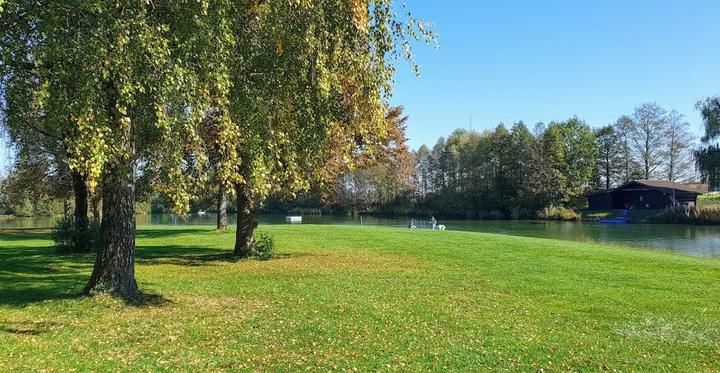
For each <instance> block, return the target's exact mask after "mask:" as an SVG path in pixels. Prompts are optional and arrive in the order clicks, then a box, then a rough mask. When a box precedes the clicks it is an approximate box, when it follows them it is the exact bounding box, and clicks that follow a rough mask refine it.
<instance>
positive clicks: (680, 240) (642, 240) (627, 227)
mask: <svg viewBox="0 0 720 373" xmlns="http://www.w3.org/2000/svg"><path fill="white" fill-rule="evenodd" d="M258 221H259V223H260V224H261V225H262V224H285V216H284V215H263V216H260V217H259V218H258ZM409 221H410V219H409V218H377V217H363V218H362V222H361V219H360V218H359V217H343V216H308V215H306V216H303V223H304V224H347V225H359V224H361V223H362V224H363V225H379V226H388V227H397V228H403V229H407V225H408V222H409ZM55 222H56V219H53V218H15V219H10V220H0V228H2V227H26V228H27V227H52V226H54V224H55ZM415 222H416V224H417V225H418V228H420V229H428V228H429V222H428V221H427V220H425V221H423V220H419V219H415ZM137 223H138V225H213V224H215V216H214V215H213V214H207V215H204V216H198V215H192V216H190V217H189V218H187V219H182V218H181V217H178V216H175V215H167V214H163V215H140V216H138V217H137ZM439 223H440V224H445V225H446V226H447V229H448V230H461V231H473V232H488V233H501V234H509V235H517V236H528V237H542V238H555V239H562V240H571V241H597V242H606V243H614V244H623V245H629V246H636V247H646V248H652V249H657V250H664V251H676V252H682V253H685V254H690V255H700V256H712V257H720V227H713V226H689V225H660V224H599V223H571V222H546V221H508V220H442V221H440V222H439ZM230 224H231V225H234V224H235V216H233V215H230Z"/></svg>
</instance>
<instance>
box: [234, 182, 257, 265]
mask: <svg viewBox="0 0 720 373" xmlns="http://www.w3.org/2000/svg"><path fill="white" fill-rule="evenodd" d="M246 180H247V179H246ZM235 194H236V195H237V231H236V232H235V255H236V256H238V257H240V258H245V257H248V256H250V251H251V250H252V247H253V244H254V241H253V231H254V230H255V227H257V223H255V219H254V218H253V213H252V206H251V199H250V186H249V185H248V184H247V182H246V183H243V184H237V185H235Z"/></svg>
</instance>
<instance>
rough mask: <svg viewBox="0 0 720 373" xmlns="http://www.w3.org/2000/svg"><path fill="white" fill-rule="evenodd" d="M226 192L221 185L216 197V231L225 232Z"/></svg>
mask: <svg viewBox="0 0 720 373" xmlns="http://www.w3.org/2000/svg"><path fill="white" fill-rule="evenodd" d="M227 226H228V216H227V190H226V189H225V186H223V185H221V186H220V190H219V191H218V196H217V229H219V230H223V231H224V230H227Z"/></svg>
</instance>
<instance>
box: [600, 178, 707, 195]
mask: <svg viewBox="0 0 720 373" xmlns="http://www.w3.org/2000/svg"><path fill="white" fill-rule="evenodd" d="M632 184H640V185H644V186H646V187H649V188H654V189H659V190H662V191H664V192H668V193H672V191H673V189H674V190H675V191H676V192H678V191H680V192H686V193H697V194H704V193H707V192H708V185H707V184H680V183H676V182H674V181H669V180H633V181H630V182H627V183H625V184H623V185H621V186H619V187H617V188H613V189H609V190H601V191H598V192H594V193H590V194H589V195H594V194H601V193H611V192H614V191H616V190H618V189H623V188H626V187H628V186H630V185H632Z"/></svg>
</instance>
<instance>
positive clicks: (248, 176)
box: [0, 0, 432, 296]
mask: <svg viewBox="0 0 720 373" xmlns="http://www.w3.org/2000/svg"><path fill="white" fill-rule="evenodd" d="M2 6H3V8H4V10H3V13H2V15H0V25H1V26H2V28H1V29H2V34H1V35H0V40H1V41H2V43H0V48H1V49H0V61H2V62H1V65H0V74H1V76H2V79H3V81H4V82H12V83H13V84H14V83H16V82H21V83H22V82H25V83H27V84H30V85H31V86H32V89H30V90H28V91H29V92H30V93H31V94H29V95H28V97H10V96H9V97H8V98H9V99H10V100H9V101H8V106H9V107H15V106H28V105H33V106H34V108H35V110H36V112H38V113H41V115H42V117H43V121H45V122H46V123H52V125H53V126H57V127H58V128H57V132H58V133H61V134H62V135H63V138H64V141H65V142H66V145H67V153H68V165H69V167H70V169H71V170H73V171H76V172H79V173H81V174H82V175H83V177H85V178H86V179H87V182H88V185H89V186H90V188H91V189H94V188H95V187H97V185H98V184H102V189H103V220H102V231H103V239H102V247H101V250H100V252H99V254H98V256H97V260H96V263H95V267H94V271H93V274H92V277H91V280H90V282H89V283H88V285H87V288H86V290H87V291H88V292H93V291H105V292H109V293H112V294H117V295H121V296H132V295H135V294H136V293H137V284H136V282H135V277H134V249H135V242H134V232H135V223H134V198H135V179H136V176H137V173H138V172H140V173H147V174H150V175H154V178H153V182H152V184H153V185H155V186H156V188H157V189H158V190H159V191H161V192H163V193H165V194H166V195H167V196H168V197H169V198H170V200H171V201H172V202H173V203H174V205H175V206H176V208H177V210H178V211H180V212H182V211H186V210H187V206H188V203H189V201H190V198H191V197H192V192H193V190H195V188H194V185H197V184H198V183H202V182H204V181H205V179H206V178H207V176H206V175H207V169H208V155H207V153H206V151H205V150H206V149H207V147H206V146H204V145H205V143H204V141H203V136H201V135H202V132H201V131H202V128H203V126H201V124H202V121H203V119H204V118H205V116H206V114H207V112H208V110H210V109H212V110H214V111H215V112H216V113H217V123H218V124H217V127H218V128H216V129H215V130H216V131H217V132H218V135H217V149H216V150H217V151H218V152H219V154H221V156H220V157H218V159H219V160H220V161H219V162H218V163H216V171H217V172H216V173H217V175H218V177H217V178H218V180H219V182H220V183H223V184H224V185H225V186H226V187H228V188H232V189H233V190H234V192H235V194H236V197H237V200H238V209H239V211H240V218H239V219H238V225H239V229H238V240H237V241H238V242H237V243H236V253H238V254H239V255H247V253H248V251H249V249H250V247H251V245H252V228H253V227H254V223H253V222H252V214H251V213H252V207H253V204H254V203H256V202H257V201H259V200H261V199H262V198H263V197H264V196H266V195H267V194H268V193H269V192H270V191H271V190H273V188H279V189H282V190H284V191H288V192H292V191H295V190H298V189H302V188H305V187H307V185H308V174H309V173H311V172H313V171H314V170H315V169H316V168H317V167H318V166H319V165H322V164H323V163H324V159H325V157H327V156H328V154H329V153H330V152H331V146H330V145H336V144H338V143H342V144H344V145H343V148H344V149H347V150H348V152H349V151H350V150H351V149H352V147H353V144H354V143H355V142H356V139H357V138H358V137H363V136H364V135H366V134H368V133H373V132H375V133H380V134H383V133H386V131H385V121H384V110H385V105H384V104H383V101H384V98H386V97H387V95H388V94H389V93H390V83H391V79H392V75H393V72H394V68H393V62H394V61H393V59H394V58H397V57H398V56H401V55H402V53H403V52H404V51H408V47H409V45H410V44H409V40H408V38H412V37H415V36H421V37H429V38H432V34H431V33H430V32H429V31H428V30H427V29H426V28H425V27H424V25H423V23H422V22H421V21H419V20H414V19H408V20H405V21H401V20H399V19H398V18H396V16H395V13H394V12H393V3H392V2H391V1H390V0H375V1H362V0H330V1H323V2H309V1H307V2H306V1H300V2H299V1H295V0H277V1H263V0H251V1H229V0H228V1H213V2H210V1H194V0H193V1H190V0H187V1H182V0H181V1H160V2H141V3H138V2H133V1H116V2H110V3H108V2H105V1H99V0H98V1H84V2H71V3H64V2H61V3H58V2H51V1H21V0H11V1H7V2H6V3H5V4H3V5H2ZM400 47H402V48H400ZM408 53H409V52H408ZM338 139H341V140H342V141H338Z"/></svg>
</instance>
